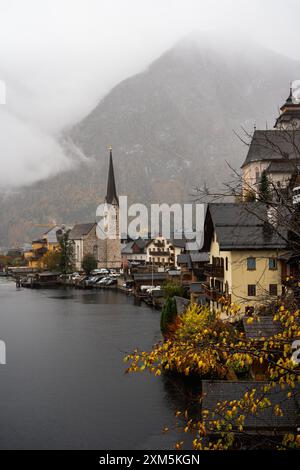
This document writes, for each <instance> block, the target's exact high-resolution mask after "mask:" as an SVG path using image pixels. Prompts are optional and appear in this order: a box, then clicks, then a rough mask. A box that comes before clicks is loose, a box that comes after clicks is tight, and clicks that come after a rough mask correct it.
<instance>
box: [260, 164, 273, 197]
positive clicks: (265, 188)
mask: <svg viewBox="0 0 300 470" xmlns="http://www.w3.org/2000/svg"><path fill="white" fill-rule="evenodd" d="M258 195H259V200H260V201H261V202H267V201H269V200H270V196H271V194H270V183H269V180H268V176H267V173H266V171H265V170H264V171H263V172H262V174H261V180H260V183H259V187H258Z"/></svg>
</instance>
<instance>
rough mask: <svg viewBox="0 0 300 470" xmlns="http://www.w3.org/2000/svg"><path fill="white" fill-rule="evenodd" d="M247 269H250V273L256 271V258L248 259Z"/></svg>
mask: <svg viewBox="0 0 300 470" xmlns="http://www.w3.org/2000/svg"><path fill="white" fill-rule="evenodd" d="M247 269H248V271H255V269H256V259H255V258H247Z"/></svg>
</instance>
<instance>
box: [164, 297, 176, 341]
mask: <svg viewBox="0 0 300 470" xmlns="http://www.w3.org/2000/svg"><path fill="white" fill-rule="evenodd" d="M176 316H177V307H176V301H175V299H174V297H167V298H166V300H165V303H164V306H163V309H162V312H161V318H160V329H161V332H162V334H163V335H165V336H167V334H168V329H169V327H170V325H172V324H173V323H174V320H175V318H176Z"/></svg>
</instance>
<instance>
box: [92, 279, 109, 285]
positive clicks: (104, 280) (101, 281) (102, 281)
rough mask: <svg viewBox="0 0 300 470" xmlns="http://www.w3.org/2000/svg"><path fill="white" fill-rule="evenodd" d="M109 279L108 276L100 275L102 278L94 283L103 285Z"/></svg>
mask: <svg viewBox="0 0 300 470" xmlns="http://www.w3.org/2000/svg"><path fill="white" fill-rule="evenodd" d="M109 280H110V277H102V279H99V281H97V282H96V283H95V286H96V287H101V286H105V284H106V282H108V281H109Z"/></svg>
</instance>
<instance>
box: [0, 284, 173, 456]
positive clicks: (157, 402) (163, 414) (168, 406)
mask: <svg viewBox="0 0 300 470" xmlns="http://www.w3.org/2000/svg"><path fill="white" fill-rule="evenodd" d="M159 322H160V312H159V311H157V310H153V309H151V308H150V307H148V306H146V305H144V304H142V305H135V303H134V298H132V297H127V296H126V295H124V294H123V293H121V292H117V291H114V290H96V289H94V290H74V289H67V290H64V289H55V290H46V289H45V290H43V289H41V290H30V289H17V288H16V287H15V284H14V283H13V282H11V281H8V280H5V279H2V280H1V279H0V339H1V340H3V341H5V343H6V355H7V357H6V361H7V364H6V365H0V423H1V426H0V448H1V449H129V450H132V449H145V450H147V449H172V448H173V447H174V443H175V442H176V440H177V439H178V436H176V433H175V434H174V433H172V434H168V433H167V434H164V433H163V432H162V429H163V427H164V426H165V425H168V426H172V425H173V424H174V412H175V410H176V400H175V401H174V390H173V388H172V385H171V386H170V383H168V380H166V379H165V378H164V377H154V376H152V375H150V374H149V373H138V374H125V373H124V372H125V369H126V364H124V362H123V356H124V355H125V354H126V353H128V352H131V351H132V350H133V349H134V348H136V347H139V348H142V349H149V348H150V347H151V345H152V344H154V343H155V342H156V341H158V340H159V339H160V338H161V336H160V329H159ZM175 395H176V391H175Z"/></svg>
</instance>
